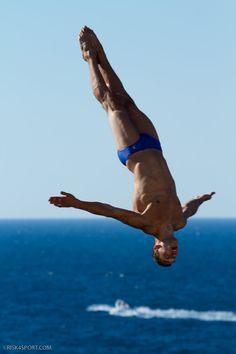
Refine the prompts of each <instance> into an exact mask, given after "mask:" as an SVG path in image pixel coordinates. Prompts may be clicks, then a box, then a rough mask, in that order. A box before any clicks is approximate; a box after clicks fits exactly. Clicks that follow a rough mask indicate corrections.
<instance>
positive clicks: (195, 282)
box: [0, 219, 236, 354]
mask: <svg viewBox="0 0 236 354" xmlns="http://www.w3.org/2000/svg"><path fill="white" fill-rule="evenodd" d="M176 235H177V237H178V239H179V244H180V251H179V256H178V259H177V262H176V263H175V264H174V265H173V266H172V267H168V268H163V267H160V266H158V265H156V264H155V263H154V262H153V260H152V257H151V251H152V245H153V242H154V241H153V239H152V237H150V236H148V235H145V234H144V233H142V232H140V231H137V230H135V229H132V228H129V227H127V226H125V225H123V224H121V223H118V222H115V221H111V220H105V219H91V220H88V219H84V220H5V221H4V220H2V221H0V261H1V266H0V281H1V283H0V284H1V287H0V305H1V311H0V353H16V352H17V353H29V352H34V353H36V352H40V353H43V352H45V353H46V352H47V353H50V352H53V353H67V354H73V353H78V354H90V353H91V354H146V353H150V354H154V353H155V354H156V353H158V354H162V353H163V354H177V353H181V354H190V353H191V354H193V353H194V354H218V353H219V354H233V353H236V220H233V219H211V220H210V219H209V220H208V219H202V220H200V219H193V220H191V221H190V222H189V224H188V225H187V227H186V228H185V229H184V230H181V231H179V232H178V233H177V234H176ZM20 346H22V347H20ZM36 346H38V347H36ZM39 346H41V347H40V349H41V350H39ZM36 349H37V350H36Z"/></svg>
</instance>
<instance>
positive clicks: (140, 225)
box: [49, 26, 214, 266]
mask: <svg viewBox="0 0 236 354" xmlns="http://www.w3.org/2000/svg"><path fill="white" fill-rule="evenodd" d="M79 41H80V46H81V51H82V55H83V58H84V60H85V61H86V62H87V63H88V66H89V72H90V79H91V85H92V90H93V94H94V96H95V97H96V99H97V100H98V101H99V102H100V103H101V105H102V107H103V108H104V110H105V111H106V112H107V114H108V119H109V123H110V126H111V130H112V133H113V136H114V140H115V143H116V147H117V152H118V157H119V159H120V161H121V163H122V164H124V165H125V166H126V167H127V168H128V169H129V170H130V172H132V173H133V175H134V195H133V211H130V210H125V209H121V208H116V207H113V206H111V205H108V204H104V203H99V202H87V201H82V200H79V199H77V198H75V197H74V196H73V195H72V194H69V193H66V192H61V196H57V197H51V198H50V199H49V202H50V203H51V204H54V205H55V206H57V207H74V208H77V209H81V210H85V211H88V212H89V213H92V214H97V215H102V216H106V217H111V218H113V219H116V220H119V221H121V222H123V223H125V224H127V225H130V226H132V227H135V228H137V229H140V230H142V231H144V232H145V233H147V234H149V235H152V236H154V240H155V242H154V246H153V253H152V254H153V258H154V259H155V261H156V262H157V263H158V264H160V265H162V266H170V265H171V264H172V263H173V262H175V260H176V256H177V254H178V241H177V239H176V237H175V236H174V231H177V230H180V229H182V228H183V227H184V226H185V225H186V222H187V219H188V218H189V217H190V216H192V215H194V214H195V213H196V212H197V210H198V208H199V206H200V205H201V204H202V203H204V202H205V201H207V200H209V199H211V198H212V196H213V194H214V192H212V193H209V194H204V195H201V196H198V197H195V198H193V199H192V200H190V201H189V202H188V203H186V204H185V205H184V206H181V204H180V201H179V199H178V196H177V193H176V187H175V182H174V180H173V178H172V176H171V173H170V171H169V168H168V165H167V163H166V160H165V158H164V157H163V152H162V148H161V144H160V140H159V137H158V134H157V132H156V129H155V128H154V126H153V124H152V122H151V121H150V119H149V118H148V117H147V116H146V115H145V114H144V113H143V112H141V111H140V110H139V109H138V107H137V106H136V104H135V102H134V101H133V100H132V98H131V97H130V96H129V95H128V93H127V92H126V91H125V89H124V87H123V85H122V83H121V81H120V79H119V78H118V76H117V75H116V73H115V72H114V70H113V69H112V67H111V65H110V63H109V61H108V59H107V57H106V54H105V52H104V50H103V47H102V45H101V43H100V41H99V40H98V38H97V36H96V35H95V33H94V32H93V31H92V30H91V29H89V28H88V27H86V26H85V27H83V28H82V30H81V32H80V36H79Z"/></svg>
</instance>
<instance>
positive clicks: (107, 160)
mask: <svg viewBox="0 0 236 354" xmlns="http://www.w3.org/2000/svg"><path fill="white" fill-rule="evenodd" d="M0 8H1V9H0V13H1V15H0V16H1V18H0V36H1V85H0V94H1V105H0V113H1V126H2V127H1V142H0V163H1V215H0V217H1V218H28V217H29V218H35V217H36V218H44V217H48V218H52V217H53V218H54V217H55V218H62V217H78V216H82V217H85V216H88V215H87V214H85V213H83V212H79V211H77V210H71V209H67V210H65V209H57V208H54V207H52V206H50V205H48V203H47V199H48V197H49V196H51V195H57V194H58V192H59V191H60V190H65V191H68V192H71V193H73V194H75V195H76V196H77V197H79V198H81V199H83V200H90V201H95V200H96V201H103V202H106V203H110V204H112V205H115V206H118V207H123V208H131V196H132V190H133V177H132V175H131V174H130V173H129V172H128V170H126V169H125V168H124V167H123V166H122V165H121V164H120V162H119V161H118V159H117V156H116V151H115V146H114V143H113V139H112V136H111V132H110V128H109V126H108V122H107V117H106V114H105V112H104V111H103V110H102V108H101V107H100V106H99V104H98V103H97V102H96V100H95V99H94V97H93V96H92V93H91V89H90V84H89V76H88V68H87V64H86V63H85V62H84V61H83V60H82V58H81V53H80V49H79V46H78V43H77V35H78V33H79V30H80V28H81V27H82V26H83V25H85V24H86V25H88V26H90V27H91V28H93V29H94V30H95V32H96V33H97V35H98V37H99V38H100V39H101V41H102V43H103V46H104V48H105V50H106V52H107V55H108V58H109V60H110V61H111V64H112V65H113V67H114V69H115V70H116V72H117V73H118V75H119V76H120V78H121V79H122V81H123V83H124V85H125V87H126V89H127V91H128V92H129V93H130V95H131V96H132V97H133V98H134V100H135V101H136V103H137V105H138V106H139V107H140V109H141V110H143V111H144V112H145V113H146V114H147V115H148V116H149V117H150V118H151V120H152V121H153V123H154V124H155V126H156V128H157V130H158V133H159V136H160V139H161V142H162V146H163V149H164V154H165V157H166V159H167V161H168V163H169V167H170V170H171V172H172V175H173V177H174V179H175V181H176V185H177V191H178V195H179V198H180V200H181V201H182V202H185V201H187V200H188V199H190V198H191V197H193V196H195V195H197V194H201V193H205V192H211V191H216V192H217V194H216V196H215V198H214V200H212V201H211V202H209V203H208V205H207V204H205V205H204V206H203V207H202V209H201V211H200V213H199V214H198V215H199V216H200V217H235V216H236V201H235V181H236V178H235V177H236V176H235V175H236V162H235V155H236V148H235V132H236V122H235V117H236V114H235V113H236V109H235V102H234V101H235V93H236V87H235V86H236V84H235V82H236V72H235V62H236V48H235V38H236V26H235V10H236V3H235V2H234V1H227V0H226V1H211V0H208V1H202V0H198V1H187V0H186V1H182V0H179V1H174V0H168V1H163V0H162V1H161V0H155V1H154V0H153V1H150V0H148V1H132V0H128V1H120V2H109V1H97V0H95V1H92V2H82V1H71V0H69V1H65V0H64V1H60V0H58V1H55V0H50V1H46V0H43V1H29V0H22V1H16V0H12V1H1V3H0Z"/></svg>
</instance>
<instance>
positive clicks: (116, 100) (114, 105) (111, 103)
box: [104, 91, 127, 111]
mask: <svg viewBox="0 0 236 354" xmlns="http://www.w3.org/2000/svg"><path fill="white" fill-rule="evenodd" d="M126 104H127V97H126V96H124V95H121V94H119V93H114V92H111V91H107V92H106V93H105V95H104V105H105V106H106V107H107V108H109V109H111V110H112V111H121V110H124V109H126Z"/></svg>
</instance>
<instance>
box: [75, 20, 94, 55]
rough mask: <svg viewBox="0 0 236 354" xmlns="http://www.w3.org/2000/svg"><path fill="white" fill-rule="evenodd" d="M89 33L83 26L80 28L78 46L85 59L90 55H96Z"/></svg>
mask: <svg viewBox="0 0 236 354" xmlns="http://www.w3.org/2000/svg"><path fill="white" fill-rule="evenodd" d="M91 37H92V36H91V34H90V32H89V31H88V28H87V27H86V26H85V27H83V28H82V29H81V31H80V34H79V42H80V48H81V51H82V55H83V58H84V60H85V61H88V60H89V59H90V58H92V57H96V49H95V48H94V47H93V43H92V38H91Z"/></svg>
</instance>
